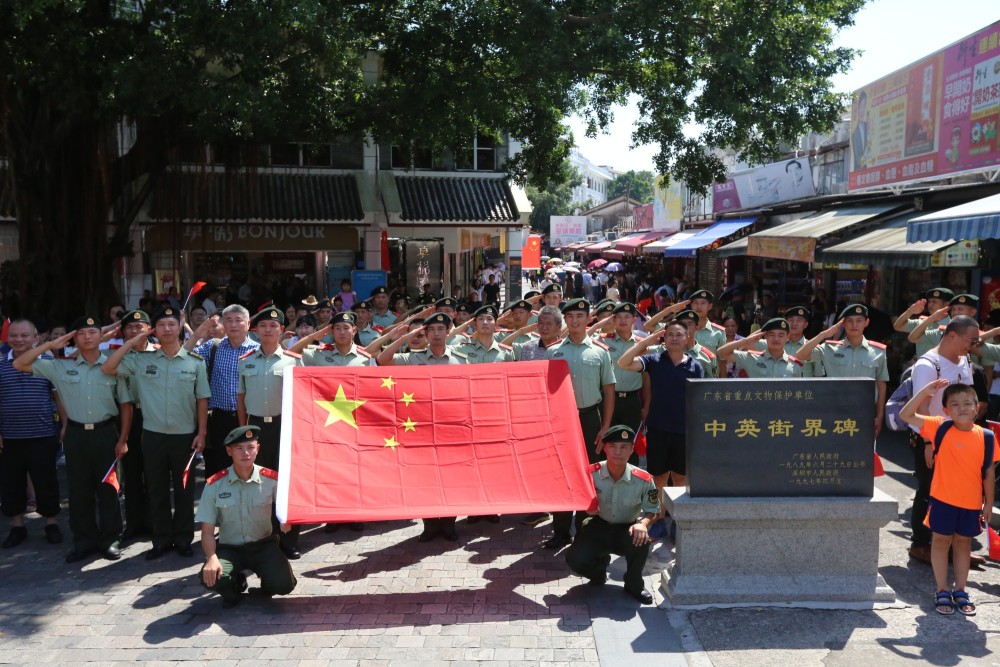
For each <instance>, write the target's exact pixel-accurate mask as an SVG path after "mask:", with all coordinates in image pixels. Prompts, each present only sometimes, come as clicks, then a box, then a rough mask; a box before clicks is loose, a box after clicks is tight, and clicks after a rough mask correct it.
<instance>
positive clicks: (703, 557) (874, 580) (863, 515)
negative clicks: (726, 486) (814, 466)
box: [662, 487, 899, 606]
mask: <svg viewBox="0 0 1000 667" xmlns="http://www.w3.org/2000/svg"><path fill="white" fill-rule="evenodd" d="M665 491H666V503H667V509H668V511H669V512H670V515H671V516H672V517H673V518H674V521H675V522H676V523H677V542H676V558H675V559H674V562H673V564H672V565H671V566H670V568H669V569H668V570H667V571H665V572H664V573H663V575H662V577H663V584H664V587H665V588H666V591H667V596H668V598H669V599H670V602H671V603H672V604H674V605H714V604H719V605H727V604H728V605H733V604H736V605H742V604H754V603H757V604H779V605H788V606H795V605H796V604H797V603H798V604H801V605H803V606H812V604H815V603H850V604H851V605H852V606H853V605H854V604H857V603H892V602H895V599H896V593H895V591H893V590H892V588H890V587H889V586H888V585H887V584H886V583H885V581H884V580H883V579H882V577H881V576H880V575H879V573H878V551H879V549H878V546H879V530H880V529H881V528H882V527H883V526H885V525H886V524H888V523H889V522H890V521H892V520H894V519H895V518H896V517H897V515H898V512H899V509H898V506H897V503H896V500H895V499H893V498H892V497H891V496H889V495H887V494H885V493H883V492H881V491H879V490H878V489H876V490H875V495H874V497H872V498H836V497H824V498H691V497H690V496H689V495H688V494H687V491H686V490H684V489H682V488H680V487H667V488H666V489H665Z"/></svg>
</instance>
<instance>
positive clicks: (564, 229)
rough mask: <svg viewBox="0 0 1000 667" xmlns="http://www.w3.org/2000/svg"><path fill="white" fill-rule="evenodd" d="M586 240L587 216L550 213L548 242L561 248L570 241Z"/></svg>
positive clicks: (554, 246)
mask: <svg viewBox="0 0 1000 667" xmlns="http://www.w3.org/2000/svg"><path fill="white" fill-rule="evenodd" d="M586 240H587V217H586V216H584V215H550V216H549V243H550V244H552V247H553V248H562V247H564V246H568V245H569V244H570V243H580V242H581V241H586Z"/></svg>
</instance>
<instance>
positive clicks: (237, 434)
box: [223, 426, 260, 447]
mask: <svg viewBox="0 0 1000 667" xmlns="http://www.w3.org/2000/svg"><path fill="white" fill-rule="evenodd" d="M259 436H260V426H237V427H236V428H234V429H233V430H232V431H230V432H229V435H227V436H226V439H225V440H224V441H223V444H225V445H226V446H227V447H228V446H229V445H242V444H243V443H244V442H251V441H253V440H256V439H257V438H258V437H259Z"/></svg>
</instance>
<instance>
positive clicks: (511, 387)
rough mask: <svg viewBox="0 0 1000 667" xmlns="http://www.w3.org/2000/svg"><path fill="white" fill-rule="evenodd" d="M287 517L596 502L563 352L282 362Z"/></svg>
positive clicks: (414, 514)
mask: <svg viewBox="0 0 1000 667" xmlns="http://www.w3.org/2000/svg"><path fill="white" fill-rule="evenodd" d="M282 414H283V415H284V418H283V419H282V424H281V429H282V430H281V465H280V468H281V472H280V474H279V478H278V502H277V514H278V518H279V519H281V520H282V521H288V522H291V523H322V522H328V521H356V520H367V521H376V520H386V519H411V518H421V517H439V516H457V515H477V514H509V513H515V514H516V513H522V512H532V511H554V510H584V509H588V508H596V506H597V498H596V494H595V492H594V485H593V482H592V478H591V475H590V472H589V470H588V465H587V458H586V452H585V450H584V444H583V434H582V433H581V430H580V423H579V420H578V417H577V410H576V402H575V400H574V395H573V389H572V386H571V384H570V379H569V368H568V366H567V365H566V364H565V362H561V361H554V362H548V361H532V362H519V363H500V364H476V365H469V366H437V367H427V366H423V367H412V366H411V367H396V366H392V367H378V368H369V367H352V368H347V367H341V368H332V367H325V368H321V367H292V368H288V369H286V370H285V379H284V397H283V404H282Z"/></svg>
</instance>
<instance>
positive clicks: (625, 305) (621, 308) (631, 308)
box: [611, 301, 637, 315]
mask: <svg viewBox="0 0 1000 667" xmlns="http://www.w3.org/2000/svg"><path fill="white" fill-rule="evenodd" d="M611 312H612V313H613V314H615V315H617V314H618V313H628V314H629V315H635V314H636V312H637V311H636V309H635V304H634V303H629V302H628V301H622V302H621V303H619V304H618V305H617V306H615V309H614V310H612V311H611Z"/></svg>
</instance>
